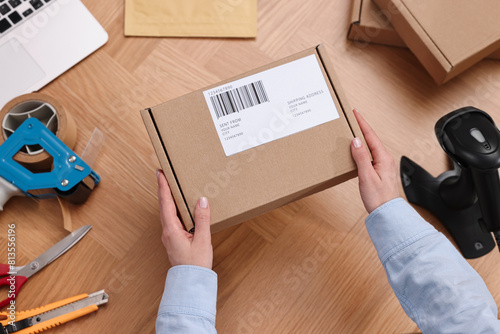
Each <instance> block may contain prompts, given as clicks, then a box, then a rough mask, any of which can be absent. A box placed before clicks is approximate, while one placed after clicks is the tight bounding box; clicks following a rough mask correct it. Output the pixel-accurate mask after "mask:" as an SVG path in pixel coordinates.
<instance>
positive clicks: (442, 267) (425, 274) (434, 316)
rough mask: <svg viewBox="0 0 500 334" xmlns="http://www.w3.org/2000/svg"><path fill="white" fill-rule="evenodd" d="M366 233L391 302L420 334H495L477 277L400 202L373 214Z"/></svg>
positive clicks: (498, 326) (498, 325)
mask: <svg viewBox="0 0 500 334" xmlns="http://www.w3.org/2000/svg"><path fill="white" fill-rule="evenodd" d="M366 227H367V230H368V233H369V235H370V237H371V239H372V241H373V244H374V245H375V248H376V249H377V253H378V256H379V258H380V261H381V262H382V264H383V266H384V268H385V271H386V273H387V277H388V279H389V283H390V284H391V286H392V288H393V290H394V293H395V294H396V297H397V298H398V299H399V302H400V303H401V306H402V307H403V309H404V310H405V312H406V314H407V315H408V316H409V317H410V318H411V319H412V320H413V321H415V323H416V324H417V325H418V327H419V328H420V330H422V332H423V333H500V321H499V320H498V318H497V316H498V308H497V305H496V303H495V300H494V299H493V297H492V296H491V293H490V292H489V291H488V288H487V287H486V285H485V283H484V281H483V279H482V278H481V276H479V274H478V273H477V272H476V271H475V270H474V269H473V268H472V267H471V266H470V265H469V263H468V262H467V261H466V260H465V259H464V258H463V257H462V255H461V254H460V253H459V252H458V251H457V250H456V249H455V247H454V246H453V245H452V244H451V242H450V241H449V240H448V239H447V238H446V237H445V236H444V235H443V234H442V233H439V232H438V231H436V229H434V227H432V226H431V225H430V224H429V223H427V222H426V221H425V220H424V219H423V218H422V217H421V216H420V215H419V214H418V213H417V212H416V211H415V210H414V209H413V208H412V207H411V206H410V205H409V204H408V203H407V202H406V201H405V200H403V199H402V198H398V199H394V200H392V201H389V202H387V203H385V204H384V205H382V206H380V207H379V208H377V209H376V210H374V211H373V212H372V213H371V214H370V215H369V216H368V218H367V219H366Z"/></svg>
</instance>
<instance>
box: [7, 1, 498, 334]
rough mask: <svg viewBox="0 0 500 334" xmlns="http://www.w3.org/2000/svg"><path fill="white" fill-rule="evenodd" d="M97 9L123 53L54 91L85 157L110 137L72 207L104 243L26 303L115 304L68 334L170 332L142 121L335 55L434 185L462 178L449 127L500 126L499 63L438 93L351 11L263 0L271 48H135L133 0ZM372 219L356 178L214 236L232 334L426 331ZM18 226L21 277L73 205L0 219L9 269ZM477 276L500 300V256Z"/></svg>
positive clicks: (262, 36) (14, 212)
mask: <svg viewBox="0 0 500 334" xmlns="http://www.w3.org/2000/svg"><path fill="white" fill-rule="evenodd" d="M221 1H225V0H221ZM83 2H84V3H85V5H86V6H87V7H88V8H89V9H90V11H91V12H92V13H93V14H94V15H95V17H96V18H97V19H98V21H99V22H100V23H101V24H102V25H103V26H104V28H105V29H106V31H107V32H108V33H109V41H108V43H107V44H106V45H105V46H104V47H102V48H101V49H99V50H98V51H97V52H95V53H94V54H92V55H91V56H89V57H88V58H86V59H85V60H83V61H82V62H81V63H79V64H78V65H76V66H75V67H74V68H72V69H71V70H69V71H68V72H66V73H65V74H63V75H62V76H61V77H59V78H57V79H56V80H55V81H53V82H52V83H50V84H49V85H48V86H46V87H44V88H43V89H42V90H41V92H43V93H45V94H48V95H51V96H52V97H54V98H56V99H57V100H58V101H60V102H61V104H63V106H64V107H65V108H66V110H68V112H70V113H71V114H72V115H73V117H74V118H75V119H76V121H77V124H78V130H79V132H78V139H77V145H76V148H75V152H76V153H77V154H81V153H82V151H83V149H84V147H85V144H86V143H87V141H88V139H89V138H90V136H91V134H92V132H93V130H94V128H95V127H98V128H99V129H101V131H102V132H103V133H104V134H105V136H106V141H105V144H104V147H103V150H102V151H101V153H100V155H99V157H98V159H97V162H96V163H95V165H94V169H95V170H96V172H97V173H99V174H100V176H101V177H102V182H101V184H100V185H99V186H98V188H97V189H96V190H95V191H94V192H93V193H92V195H91V196H90V198H89V200H88V201H87V202H86V203H85V204H83V205H69V207H70V209H71V215H72V219H73V226H74V228H78V227H80V226H82V225H86V224H91V225H93V229H92V230H91V231H90V233H89V234H88V235H87V236H85V237H84V239H83V240H82V241H81V242H80V243H78V244H77V245H76V246H75V247H74V248H73V249H71V250H70V251H69V252H68V253H66V254H64V255H63V256H62V257H61V258H59V259H58V260H57V261H55V262H54V263H52V264H50V265H49V266H48V267H47V268H45V269H44V270H43V271H41V272H40V273H38V274H37V275H35V276H34V277H33V278H32V279H31V280H30V281H28V283H26V285H25V286H24V289H23V291H22V292H21V293H20V295H19V297H18V299H17V304H16V305H17V307H18V310H24V309H31V308H34V307H38V306H41V305H45V304H48V303H50V302H53V301H57V300H60V299H63V298H67V297H70V296H74V295H77V294H80V293H85V292H86V293H91V292H95V291H98V290H100V289H105V290H106V291H107V292H108V293H109V296H110V297H109V303H108V304H107V305H105V306H103V307H101V308H100V309H99V311H98V312H96V313H94V314H92V315H89V316H85V317H83V318H80V319H78V320H75V321H72V322H71V323H68V324H66V325H63V326H61V327H60V328H57V329H53V330H51V331H50V333H53V334H56V333H152V332H154V326H155V319H156V313H157V309H158V305H159V303H160V298H161V295H162V292H163V286H164V281H165V276H166V273H167V270H168V269H169V267H170V265H169V262H168V259H167V255H166V252H165V249H164V248H163V245H162V243H161V240H160V233H161V226H160V222H159V208H158V203H157V186H156V176H155V169H156V168H157V167H158V161H157V158H156V155H155V153H154V151H153V147H152V145H151V142H150V141H149V137H148V135H147V133H146V130H145V127H144V125H143V123H142V120H141V118H140V115H139V110H140V109H143V108H146V107H150V106H154V105H157V104H159V103H162V102H164V101H167V100H170V99H173V98H175V97H178V96H181V95H183V94H186V93H189V92H191V91H194V90H197V89H200V88H202V87H204V86H206V85H209V84H213V83H216V82H218V81H220V80H223V79H226V78H228V77H230V76H233V75H236V74H240V73H242V72H244V71H247V70H250V69H252V68H255V67H258V66H261V65H264V64H266V63H269V62H271V61H274V60H278V59H280V58H283V57H285V56H288V55H290V54H293V53H295V52H299V51H302V50H304V49H306V48H309V47H312V46H315V45H317V44H319V43H323V44H324V45H325V46H326V47H327V51H328V53H329V55H330V58H331V61H332V63H333V65H334V67H335V70H336V72H337V76H338V78H339V80H340V82H341V83H342V86H343V89H344V90H345V94H346V96H347V98H348V99H349V101H350V103H351V104H352V105H353V106H355V107H356V108H358V109H359V110H360V111H361V112H362V113H363V114H364V116H365V118H366V119H367V120H368V121H369V122H370V123H371V125H372V126H373V128H374V129H375V130H376V132H377V133H378V134H379V136H380V138H381V139H382V141H383V142H384V143H385V145H386V146H387V148H388V150H389V151H390V153H391V154H392V155H393V156H394V158H395V159H396V161H397V162H398V163H399V159H400V157H401V156H402V155H406V156H408V157H410V158H411V159H413V160H414V161H416V162H417V163H419V164H421V165H422V166H424V167H425V168H426V169H427V170H429V171H430V172H431V173H432V174H434V175H437V174H439V173H441V172H443V171H444V170H446V169H447V168H448V162H447V159H446V156H445V154H444V152H443V151H442V150H441V148H440V147H439V145H438V143H437V140H436V138H435V136H434V133H433V127H434V124H435V123H436V121H437V120H438V119H439V118H440V117H441V116H442V115H444V114H446V113H448V112H450V111H452V110H454V109H456V108H459V107H463V106H468V105H473V106H475V107H478V108H480V109H482V110H484V111H486V112H488V113H489V114H490V115H491V116H492V117H493V118H494V119H496V121H497V122H500V94H499V89H500V62H499V61H494V60H483V61H482V62H480V63H479V64H478V65H476V66H474V67H473V68H471V69H470V70H468V71H466V72H465V73H463V74H462V75H460V76H459V77H457V78H455V79H453V80H452V81H450V82H448V83H447V84H445V85H444V86H441V87H438V86H436V84H435V83H434V82H433V80H432V79H431V77H430V76H429V75H428V74H427V73H426V72H425V70H424V68H423V67H422V66H421V65H420V64H419V63H418V61H417V59H416V58H415V57H414V56H413V55H412V54H411V53H410V51H408V50H406V49H403V48H393V47H387V46H379V45H371V44H356V43H353V42H351V41H348V40H347V39H346V35H347V29H348V17H349V15H350V6H351V1H350V0H335V1H331V0H315V1H312V0H310V1H304V0H286V1H285V0H267V1H259V2H258V37H257V38H256V39H208V38H207V39H201V38H136V37H127V38H126V37H124V34H123V26H124V22H123V17H124V1H123V0H108V1H97V0H83ZM229 2H230V1H229ZM401 194H403V192H402V190H401ZM417 210H418V211H419V212H420V213H421V214H422V215H423V216H424V218H425V219H427V220H428V221H429V222H430V223H432V224H433V225H434V226H436V227H437V228H438V229H439V230H442V231H444V229H443V227H442V225H441V224H440V222H439V221H438V220H437V219H436V218H435V217H434V216H433V215H432V214H430V213H429V212H427V211H426V210H424V209H422V208H418V207H417ZM366 216H367V214H366V212H365V210H364V208H363V205H362V202H361V200H360V197H359V193H358V183H357V179H353V180H351V181H348V182H346V183H344V184H341V185H339V186H337V187H334V188H332V189H329V190H326V191H323V192H321V193H318V194H316V195H313V196H310V197H308V198H305V199H302V200H300V201H298V202H295V203H292V204H289V205H287V206H285V207H282V208H280V209H277V210H274V211H272V212H270V213H268V214H265V215H263V216H260V217H258V218H256V219H253V220H251V221H248V222H245V223H243V224H241V225H238V226H235V227H231V228H229V229H227V230H224V231H222V232H219V233H217V234H214V235H213V245H214V270H215V271H216V272H217V274H218V275H219V292H218V304H217V309H218V314H217V329H218V331H219V333H223V334H226V333H230V334H233V333H274V334H276V333H415V332H419V330H418V328H417V326H416V325H415V324H414V323H413V322H412V321H411V320H410V319H409V318H408V317H407V316H406V315H405V313H404V311H403V310H402V308H401V306H400V305H399V302H398V300H397V299H396V297H395V296H394V293H393V292H392V290H391V288H390V286H389V284H388V282H387V279H386V276H385V272H384V270H383V267H382V265H381V264H380V262H379V260H378V258H377V255H376V252H375V249H374V247H373V245H372V243H371V241H370V238H369V236H368V234H367V232H366V229H365V226H364V220H365V218H366ZM12 223H14V224H15V225H16V235H17V238H16V250H17V260H18V264H24V263H27V262H28V261H29V260H31V259H34V258H35V257H36V256H38V255H39V254H41V253H42V252H44V251H45V250H46V249H48V248H49V247H50V246H52V245H53V244H54V243H56V242H57V241H58V240H60V239H61V238H63V237H64V236H65V235H66V234H67V232H66V231H65V230H64V229H63V223H62V214H61V212H60V209H59V206H58V203H57V200H55V199H54V200H44V201H40V202H35V201H33V200H30V199H27V198H14V199H12V200H11V201H9V202H8V203H7V205H6V206H5V208H4V211H3V212H1V213H0V236H1V237H0V238H1V239H0V240H1V245H0V261H1V262H3V261H6V260H7V255H6V253H7V251H6V238H7V230H8V227H7V225H8V224H12ZM444 232H445V233H446V231H444ZM469 262H470V264H471V265H472V266H473V267H474V268H475V269H476V270H477V271H478V272H479V274H480V275H481V276H482V277H483V278H484V280H485V281H486V284H487V286H488V287H489V289H490V291H491V292H492V294H493V297H494V298H495V300H496V301H497V302H498V301H500V283H498V277H499V274H500V265H499V263H500V255H499V254H498V251H497V250H494V251H492V252H491V253H490V254H488V255H486V256H484V257H482V258H480V259H477V260H473V261H469ZM2 292H5V290H3V291H2Z"/></svg>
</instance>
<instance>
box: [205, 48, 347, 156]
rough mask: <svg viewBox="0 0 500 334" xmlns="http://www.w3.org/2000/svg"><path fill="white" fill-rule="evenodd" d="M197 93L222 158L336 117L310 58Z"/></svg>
mask: <svg viewBox="0 0 500 334" xmlns="http://www.w3.org/2000/svg"><path fill="white" fill-rule="evenodd" d="M203 94H204V95H205V100H206V102H207V105H208V109H209V110H210V113H211V115H212V119H213V121H214V125H215V128H216V129H217V133H218V134H219V138H220V141H221V143H222V147H223V148H224V152H225V154H226V156H230V155H233V154H236V153H239V152H242V151H245V150H248V149H250V148H253V147H256V146H259V145H262V144H265V143H268V142H271V141H273V140H276V139H280V138H283V137H286V136H289V135H292V134H294V133H297V132H300V131H304V130H307V129H310V128H312V127H314V126H317V125H320V124H323V123H326V122H329V121H332V120H334V119H337V118H339V114H338V111H337V108H336V107H335V103H334V102H333V99H332V97H331V95H330V91H329V89H328V86H327V84H326V81H325V78H324V76H323V73H322V72H321V68H320V66H319V63H318V60H317V58H316V56H315V55H310V56H307V57H304V58H301V59H298V60H295V61H292V62H290V63H287V64H284V65H280V66H277V67H274V68H272V69H269V70H266V71H263V72H260V73H257V74H254V75H251V76H248V77H245V78H243V79H240V80H236V81H233V82H230V83H227V84H225V85H223V86H219V87H216V88H212V89H210V90H207V91H204V92H203Z"/></svg>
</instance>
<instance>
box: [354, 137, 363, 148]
mask: <svg viewBox="0 0 500 334" xmlns="http://www.w3.org/2000/svg"><path fill="white" fill-rule="evenodd" d="M352 144H353V145H354V147H355V148H360V147H361V145H362V143H361V140H359V138H354V139H353V141H352Z"/></svg>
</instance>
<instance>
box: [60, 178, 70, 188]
mask: <svg viewBox="0 0 500 334" xmlns="http://www.w3.org/2000/svg"><path fill="white" fill-rule="evenodd" d="M68 184H69V181H68V180H66V179H64V180H62V181H61V186H63V187H66V186H67V185H68Z"/></svg>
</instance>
